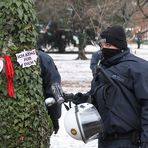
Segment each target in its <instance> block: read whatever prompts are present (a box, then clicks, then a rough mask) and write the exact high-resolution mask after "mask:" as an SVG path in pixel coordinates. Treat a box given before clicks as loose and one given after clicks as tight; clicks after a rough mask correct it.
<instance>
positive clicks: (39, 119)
mask: <svg viewBox="0 0 148 148" xmlns="http://www.w3.org/2000/svg"><path fill="white" fill-rule="evenodd" d="M0 10H1V12H0V30H1V31H0V38H1V40H0V59H1V61H3V64H4V67H2V68H3V69H2V71H1V72H0V84H1V85H0V108H1V111H0V123H1V124H0V131H1V132H0V147H3V148H4V147H9V148H14V147H17V148H22V147H24V148H48V147H49V145H50V135H51V132H52V130H51V121H50V118H49V116H48V114H47V112H46V109H45V105H44V100H43V94H42V80H41V78H40V66H39V60H38V59H37V63H36V65H33V66H31V67H26V68H22V67H21V66H20V65H19V63H18V62H17V58H16V54H18V53H20V52H23V51H24V50H25V51H30V50H32V49H33V48H34V47H35V45H36V37H37V34H36V30H35V23H36V22H37V20H36V13H35V11H34V0H25V1H22V0H1V1H0ZM1 66H2V65H1ZM13 68H14V69H13Z"/></svg>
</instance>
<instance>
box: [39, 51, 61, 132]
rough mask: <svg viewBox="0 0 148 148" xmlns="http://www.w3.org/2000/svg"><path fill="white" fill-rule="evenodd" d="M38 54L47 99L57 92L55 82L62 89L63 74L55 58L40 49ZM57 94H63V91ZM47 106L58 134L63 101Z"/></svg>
mask: <svg viewBox="0 0 148 148" xmlns="http://www.w3.org/2000/svg"><path fill="white" fill-rule="evenodd" d="M38 56H39V60H40V65H41V77H42V80H43V94H44V98H45V100H46V99H47V98H55V97H56V94H54V92H53V90H52V88H51V86H52V85H53V84H56V86H57V89H59V90H60V91H61V90H62V89H61V76H60V74H59V72H58V69H57V67H56V65H55V63H54V61H53V59H52V58H51V57H50V56H49V55H48V54H47V53H45V52H43V51H41V50H38ZM57 95H59V96H60V95H61V96H62V93H61V94H57ZM46 107H47V110H48V114H49V115H50V117H51V120H52V123H53V130H54V133H55V134H56V133H57V132H58V130H59V121H58V119H59V118H60V117H61V103H54V104H53V105H50V106H49V105H46Z"/></svg>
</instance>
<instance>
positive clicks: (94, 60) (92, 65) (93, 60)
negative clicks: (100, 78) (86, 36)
mask: <svg viewBox="0 0 148 148" xmlns="http://www.w3.org/2000/svg"><path fill="white" fill-rule="evenodd" d="M101 58H102V54H101V51H100V50H98V51H96V52H94V53H93V54H92V56H91V60H90V69H91V71H92V75H93V76H95V74H96V70H97V69H96V68H97V65H98V64H99V61H100V60H101Z"/></svg>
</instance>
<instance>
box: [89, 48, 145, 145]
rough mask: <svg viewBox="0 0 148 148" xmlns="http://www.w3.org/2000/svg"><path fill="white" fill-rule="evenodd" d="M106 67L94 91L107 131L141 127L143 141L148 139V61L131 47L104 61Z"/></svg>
mask: <svg viewBox="0 0 148 148" xmlns="http://www.w3.org/2000/svg"><path fill="white" fill-rule="evenodd" d="M102 68H103V70H104V72H105V75H104V74H103V72H99V73H98V75H97V76H96V77H95V78H94V80H93V82H92V89H91V91H90V92H91V94H92V95H93V98H94V105H95V106H96V107H97V109H98V111H99V113H100V115H101V117H102V120H103V122H104V127H105V132H106V133H107V134H111V133H115V132H118V133H126V132H129V131H132V130H139V131H140V133H141V142H148V62H147V61H145V60H143V59H141V58H138V57H136V56H134V55H132V54H131V53H130V52H129V51H128V50H127V51H124V52H123V53H120V54H118V55H116V56H114V57H112V58H110V59H109V60H108V61H106V62H104V63H102ZM108 78H109V79H108ZM110 79H111V81H109V80H110Z"/></svg>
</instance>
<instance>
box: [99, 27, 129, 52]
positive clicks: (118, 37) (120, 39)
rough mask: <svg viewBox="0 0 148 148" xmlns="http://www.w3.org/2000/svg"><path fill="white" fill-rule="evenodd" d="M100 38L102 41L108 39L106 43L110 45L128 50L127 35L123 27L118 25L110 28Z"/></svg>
mask: <svg viewBox="0 0 148 148" xmlns="http://www.w3.org/2000/svg"><path fill="white" fill-rule="evenodd" d="M100 36H101V38H102V39H106V43H110V44H111V45H114V46H115V47H117V48H119V49H121V50H126V49H128V48H127V41H126V34H125V31H124V29H123V27H122V26H119V25H116V26H112V27H108V28H107V29H106V30H104V31H103V32H102V33H101V34H100Z"/></svg>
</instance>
